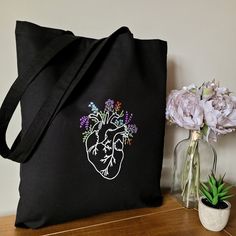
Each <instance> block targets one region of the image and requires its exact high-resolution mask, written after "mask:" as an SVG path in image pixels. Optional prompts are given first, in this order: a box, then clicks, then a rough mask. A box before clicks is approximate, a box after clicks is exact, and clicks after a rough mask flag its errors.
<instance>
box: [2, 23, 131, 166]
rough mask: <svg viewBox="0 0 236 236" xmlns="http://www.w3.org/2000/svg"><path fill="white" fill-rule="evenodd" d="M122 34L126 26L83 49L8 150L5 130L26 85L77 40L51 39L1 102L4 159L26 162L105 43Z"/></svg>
mask: <svg viewBox="0 0 236 236" xmlns="http://www.w3.org/2000/svg"><path fill="white" fill-rule="evenodd" d="M124 32H129V33H130V31H129V29H128V28H127V27H121V28H119V29H118V30H117V31H115V32H114V33H113V34H112V35H110V36H109V37H108V38H105V39H100V40H96V41H95V42H93V43H92V44H91V46H90V47H89V48H88V49H87V50H86V52H85V53H84V55H83V56H82V59H81V56H78V57H77V58H76V59H75V60H74V61H73V63H71V65H70V66H69V67H68V69H67V70H66V71H65V72H64V73H63V74H62V76H61V77H60V78H59V80H58V81H57V82H56V84H55V86H54V87H53V89H52V92H51V93H50V95H49V96H48V98H47V99H46V100H45V102H44V103H43V105H42V107H41V108H40V109H39V111H38V113H37V114H36V116H35V118H34V120H33V121H32V123H31V124H30V126H29V128H28V129H27V130H26V132H25V133H24V135H22V134H21V132H20V133H19V134H18V136H17V138H16V140H15V141H14V143H13V145H12V147H11V149H10V148H9V147H8V146H7V143H6V132H7V127H8V124H9V122H10V120H11V118H12V115H13V113H14V111H15V109H16V107H17V104H18V103H19V101H20V99H21V97H22V95H23V94H24V92H25V90H26V89H27V87H28V86H29V85H30V83H31V82H32V81H33V80H34V79H37V75H38V73H40V71H41V70H42V69H43V68H44V67H45V66H46V65H47V63H48V62H49V61H50V60H51V59H52V58H53V57H54V56H55V55H56V54H58V53H59V52H60V51H61V50H62V49H63V48H65V47H66V46H68V45H69V44H71V43H72V42H74V41H75V40H76V39H77V37H75V36H73V35H63V36H59V37H58V38H56V39H55V40H53V41H54V42H51V43H49V45H48V46H47V47H46V48H45V50H43V51H42V53H41V54H40V55H39V56H38V57H37V58H36V59H35V60H34V62H33V63H32V65H31V67H30V68H29V69H28V70H27V71H26V72H25V73H24V74H22V75H20V76H19V77H18V78H17V79H16V81H15V82H14V84H13V85H12V87H11V88H10V90H9V92H8V94H7V96H6V98H5V99H4V101H3V103H2V106H1V109H0V154H1V155H2V156H3V157H4V158H7V159H10V160H12V161H15V162H19V163H24V162H26V161H27V160H29V159H30V156H31V154H32V152H33V150H34V149H35V148H36V146H37V144H38V142H39V140H40V138H42V135H43V133H44V132H45V131H46V129H47V128H48V126H49V123H50V121H51V120H52V119H53V118H54V116H55V114H56V113H57V112H58V111H59V109H60V108H61V106H62V105H63V103H64V102H65V100H66V99H67V98H68V96H69V95H70V93H71V92H72V90H73V88H74V87H75V86H76V85H77V84H78V83H79V81H81V79H82V78H83V76H84V75H85V73H86V71H87V70H88V69H89V68H90V66H91V65H92V63H93V61H94V60H95V59H96V57H97V56H98V55H99V53H100V52H101V51H102V49H103V48H105V46H106V45H108V44H109V43H112V41H113V40H114V39H115V38H116V36H117V35H119V34H121V33H124Z"/></svg>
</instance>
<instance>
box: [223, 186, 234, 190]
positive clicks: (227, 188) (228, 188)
mask: <svg viewBox="0 0 236 236" xmlns="http://www.w3.org/2000/svg"><path fill="white" fill-rule="evenodd" d="M232 187H233V186H232V185H230V186H228V187H226V188H224V189H223V191H229V190H230V189H231V188H232Z"/></svg>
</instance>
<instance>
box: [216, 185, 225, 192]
mask: <svg viewBox="0 0 236 236" xmlns="http://www.w3.org/2000/svg"><path fill="white" fill-rule="evenodd" d="M224 185H225V183H223V184H221V185H219V187H218V193H220V192H221V191H222V189H223V187H224Z"/></svg>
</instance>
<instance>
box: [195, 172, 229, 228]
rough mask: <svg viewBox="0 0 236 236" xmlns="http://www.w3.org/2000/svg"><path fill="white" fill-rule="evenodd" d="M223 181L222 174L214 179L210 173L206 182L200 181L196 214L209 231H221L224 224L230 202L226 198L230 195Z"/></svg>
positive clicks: (227, 216) (227, 217) (226, 219)
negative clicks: (199, 195)
mask: <svg viewBox="0 0 236 236" xmlns="http://www.w3.org/2000/svg"><path fill="white" fill-rule="evenodd" d="M231 187H232V186H227V185H226V184H225V182H224V176H222V177H221V176H220V177H219V178H218V179H216V177H215V175H214V174H213V173H211V175H210V176H209V180H208V183H207V184H204V183H201V186H200V194H201V195H202V196H201V197H200V199H199V204H198V214H199V219H200V221H201V223H202V225H203V226H204V227H205V228H206V229H208V230H211V231H221V230H222V229H224V227H225V226H226V224H227V222H228V219H229V215H230V208H231V204H230V203H229V202H228V201H226V199H228V198H230V197H232V196H233V195H231V194H230V193H229V189H230V188H231Z"/></svg>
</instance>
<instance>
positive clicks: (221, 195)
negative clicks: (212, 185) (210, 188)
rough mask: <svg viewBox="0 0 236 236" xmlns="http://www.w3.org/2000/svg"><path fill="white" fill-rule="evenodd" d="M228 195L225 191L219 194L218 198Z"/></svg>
mask: <svg viewBox="0 0 236 236" xmlns="http://www.w3.org/2000/svg"><path fill="white" fill-rule="evenodd" d="M227 194H228V191H225V192H222V193H219V194H218V196H219V197H224V196H226V195H227Z"/></svg>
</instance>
